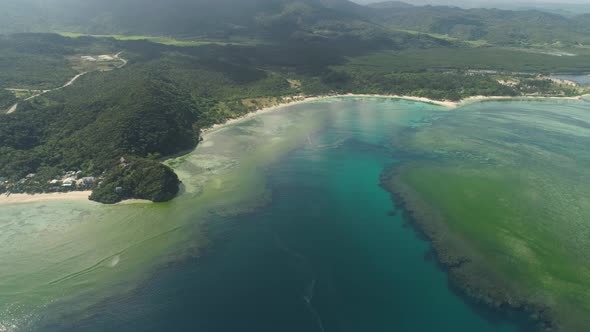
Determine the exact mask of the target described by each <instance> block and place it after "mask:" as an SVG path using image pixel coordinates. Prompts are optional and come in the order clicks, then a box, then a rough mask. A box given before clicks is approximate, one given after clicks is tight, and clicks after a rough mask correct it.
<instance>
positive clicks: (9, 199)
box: [0, 190, 152, 206]
mask: <svg viewBox="0 0 590 332" xmlns="http://www.w3.org/2000/svg"><path fill="white" fill-rule="evenodd" d="M90 194H92V191H90V190H87V191H70V192H67V193H43V194H10V195H6V194H0V206H2V205H3V204H24V203H38V202H49V201H88V202H92V203H93V204H101V203H98V202H94V201H91V200H89V199H88V197H89V196H90ZM147 203H152V202H151V201H148V200H145V199H127V200H124V201H121V202H119V203H116V204H114V205H128V204H147Z"/></svg>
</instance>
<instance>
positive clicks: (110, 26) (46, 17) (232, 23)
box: [0, 0, 590, 46]
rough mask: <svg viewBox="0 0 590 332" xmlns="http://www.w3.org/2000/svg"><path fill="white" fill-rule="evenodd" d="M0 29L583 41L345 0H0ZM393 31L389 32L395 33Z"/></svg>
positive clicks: (556, 30)
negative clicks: (403, 34) (417, 35)
mask: <svg viewBox="0 0 590 332" xmlns="http://www.w3.org/2000/svg"><path fill="white" fill-rule="evenodd" d="M2 11H3V17H4V19H3V20H1V21H0V34H2V33H4V34H5V33H19V32H76V33H85V34H122V35H149V36H174V37H183V38H201V39H203V38H207V39H215V40H224V39H232V38H233V39H241V40H244V39H248V40H252V39H257V40H260V39H269V38H270V39H273V40H285V39H286V40H290V39H292V38H295V39H297V38H299V39H301V38H327V37H332V35H337V36H338V35H343V34H346V35H354V36H356V37H358V38H364V39H373V40H382V39H384V36H387V35H391V34H396V33H398V34H399V32H400V31H399V30H411V31H414V32H424V33H436V34H442V35H448V36H450V37H454V38H458V39H461V40H470V41H474V40H485V41H487V42H489V43H492V44H503V45H531V44H537V45H539V44H542V45H553V44H557V45H561V46H564V45H566V46H567V45H577V44H589V43H590V25H589V24H588V21H589V20H588V17H587V16H584V15H579V16H573V17H566V16H561V15H558V14H551V13H547V12H543V11H537V10H523V11H509V10H498V9H462V8H458V7H448V6H412V5H409V4H407V3H404V2H399V1H386V2H382V3H376V4H373V5H370V6H361V5H358V4H355V3H353V2H351V1H348V0H167V1H153V0H152V1H146V0H124V1H121V0H87V1H78V0H4V1H3V3H2ZM396 31H397V32H396Z"/></svg>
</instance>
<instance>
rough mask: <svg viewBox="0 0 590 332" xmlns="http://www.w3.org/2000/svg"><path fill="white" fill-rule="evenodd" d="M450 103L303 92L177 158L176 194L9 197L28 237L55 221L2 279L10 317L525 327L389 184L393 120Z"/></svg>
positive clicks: (3, 303)
mask: <svg viewBox="0 0 590 332" xmlns="http://www.w3.org/2000/svg"><path fill="white" fill-rule="evenodd" d="M446 112H448V110H446V109H445V108H443V107H439V106H434V105H428V104H423V103H414V102H408V101H399V100H391V99H378V98H373V99H355V98H343V99H329V100H324V101H320V102H314V103H308V104H301V105H297V106H291V107H287V108H284V109H282V110H279V111H275V112H272V113H268V114H262V115H259V116H257V117H254V118H252V119H251V120H247V121H243V122H241V123H239V124H237V125H234V126H231V127H228V128H226V129H223V130H220V131H217V132H214V133H211V134H209V135H207V136H206V139H205V141H204V143H203V145H202V146H201V147H199V148H198V149H197V150H196V151H195V152H193V153H192V154H191V155H189V156H186V157H182V158H179V159H178V160H174V161H171V162H170V164H171V165H172V166H173V167H174V168H175V169H176V170H177V171H178V173H179V175H180V176H181V178H182V180H183V182H184V183H185V186H186V187H185V192H184V193H183V195H182V196H181V197H179V198H178V199H176V200H175V201H173V202H171V203H166V204H162V205H149V204H148V205H143V204H134V205H123V206H116V207H104V206H98V205H94V204H89V203H82V202H72V203H68V204H66V203H60V204H56V203H51V202H47V203H45V204H42V203H36V204H33V205H19V206H0V211H4V212H5V213H4V214H3V216H4V217H0V227H5V228H4V229H6V230H10V231H13V232H14V234H15V235H14V236H16V237H17V238H16V239H18V236H19V235H18V234H19V233H18V232H17V230H18V227H22V229H23V230H24V232H25V233H29V234H33V236H37V237H38V239H39V241H42V242H44V243H45V242H46V241H49V240H45V239H44V236H53V238H51V241H49V242H48V243H49V244H45V245H43V246H42V248H44V250H45V252H44V255H46V259H42V258H40V257H37V258H35V259H31V260H29V262H30V263H31V264H33V263H34V264H39V265H41V266H40V267H39V268H24V267H19V266H15V270H14V273H8V272H4V273H3V272H0V277H1V276H6V277H9V276H12V279H10V280H13V279H14V280H13V281H11V282H12V284H11V286H10V289H8V287H9V286H6V287H4V288H2V287H0V312H1V313H0V331H12V330H14V331H19V330H24V331H29V330H30V331H110V332H117V331H202V332H239V331H243V332H250V331H252V332H267V331H268V332H271V331H272V332H279V331H280V332H290V331H293V332H296V331H297V332H303V331H312V332H315V331H317V332H323V331H327V332H331V331H334V332H353V331H354V332H361V331H362V332H365V331H366V332H386V331H387V332H391V331H402V332H406V331H408V332H431V331H453V332H461V331H469V332H472V331H477V332H491V331H494V332H509V331H522V330H523V329H524V328H523V327H522V326H521V325H522V324H518V323H517V322H518V321H520V319H518V317H512V318H509V317H506V316H505V315H501V314H498V313H495V312H491V311H489V310H487V309H486V308H484V307H480V306H475V305H471V304H469V303H467V302H466V301H465V299H463V298H462V297H461V296H460V295H457V294H456V293H455V292H453V291H452V290H451V288H450V287H449V284H448V279H447V275H446V273H445V272H444V271H442V270H441V269H440V268H439V267H437V265H436V262H435V261H433V259H432V255H431V248H430V245H429V244H428V242H426V241H425V240H423V239H421V238H420V237H419V236H418V235H417V234H416V232H415V231H414V230H413V229H412V227H409V226H408V224H407V220H405V218H404V216H403V211H399V210H396V209H395V208H394V204H393V203H392V200H391V196H390V195H389V193H387V192H386V191H385V190H383V189H382V188H381V187H380V185H379V177H380V174H381V173H382V172H383V171H384V170H386V169H387V168H388V167H389V166H390V165H392V164H393V163H395V161H396V152H395V151H393V150H391V148H389V146H390V140H391V138H392V137H393V135H394V134H395V133H396V132H397V131H400V130H407V129H408V128H411V127H412V126H420V125H427V124H428V122H429V121H430V120H432V119H433V118H436V117H440V116H444V115H445V114H446ZM68 209H74V212H73V213H75V214H76V216H75V218H74V217H68V216H64V214H65V213H59V211H67V210H68ZM23 210H27V211H38V213H42V214H44V215H45V216H47V218H53V219H52V220H47V218H42V217H39V216H29V215H28V214H34V213H35V212H26V213H25V212H22V211H23ZM19 211H21V212H19ZM27 213H28V214H27ZM9 216H10V217H9ZM23 216H27V218H28V219H27V220H29V221H30V222H26V221H23V222H20V223H19V222H18V221H17V220H18V218H20V217H23ZM29 217H30V218H29ZM79 218H82V219H83V221H78V219H79ZM62 221H63V222H64V225H61V226H48V223H55V225H60V222H62ZM35 223H38V225H41V226H35ZM100 225H106V226H108V228H102V227H101V226H100ZM35 227H37V228H39V229H49V230H50V231H49V233H51V232H52V231H53V230H52V228H53V227H56V228H60V227H61V229H60V230H55V232H58V231H59V232H65V233H64V234H65V235H64V236H63V237H61V236H58V235H55V234H52V233H51V234H49V235H44V234H43V232H41V231H39V230H38V229H37V228H35ZM128 228H131V229H132V230H130V231H126V229H128ZM86 229H88V230H86ZM56 234H57V233H56ZM91 234H93V235H91ZM20 236H22V235H20ZM60 239H63V241H68V243H66V244H64V243H63V242H60V241H62V240H60ZM91 239H92V240H91ZM89 241H94V242H93V243H87V242H89ZM13 242H14V243H12V244H10V245H8V244H0V251H1V252H0V254H1V253H4V252H8V251H9V250H11V248H12V249H15V248H16V249H19V250H21V251H22V253H20V254H19V253H13V254H12V256H10V259H11V260H12V261H11V264H17V263H16V262H17V261H18V262H20V263H19V264H25V265H26V264H27V258H26V257H28V256H27V255H34V253H32V252H27V250H28V249H26V248H24V247H25V244H23V243H22V242H21V243H20V244H19V243H17V242H18V241H17V240H13ZM69 245H71V247H68V246H69ZM60 246H61V249H60ZM95 246H100V247H101V248H103V246H105V247H106V246H112V247H113V248H114V249H113V250H111V251H109V250H105V249H104V248H103V249H100V250H103V251H104V253H101V254H96V255H94V254H91V251H93V249H92V248H94V247H95ZM40 248H41V247H40ZM64 248H66V249H67V251H68V252H67V253H65V252H64V250H65V249H64ZM76 248H78V249H76ZM72 250H80V251H81V252H79V253H72V252H70V251H72ZM100 250H99V251H100ZM19 255H20V256H19ZM94 256H96V257H94ZM80 260H84V262H83V263H79V264H78V263H76V262H79V261H80ZM43 264H47V267H46V268H44V267H43V266H42V265H43ZM49 264H52V265H51V266H50V265H49ZM53 264H58V265H60V264H61V267H52V266H54V265H53ZM0 266H1V268H0V269H5V268H6V266H7V265H5V264H1V265H0ZM44 270H45V271H46V273H49V274H51V277H45V276H44V272H43V271H44ZM19 273H20V276H21V277H20V278H18V276H19ZM16 279H19V281H17V280H16ZM1 282H2V281H0V283H1ZM1 295H5V297H2V296H1ZM4 299H9V300H4ZM7 301H10V302H11V303H7ZM15 302H16V304H14V303H15ZM2 319H3V321H2Z"/></svg>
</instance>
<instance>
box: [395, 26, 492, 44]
mask: <svg viewBox="0 0 590 332" xmlns="http://www.w3.org/2000/svg"><path fill="white" fill-rule="evenodd" d="M395 31H400V32H406V33H409V34H412V35H425V36H430V37H432V38H436V39H442V40H447V41H453V42H462V43H465V44H467V45H471V46H474V47H480V46H488V45H490V44H489V43H488V41H487V40H463V39H459V38H456V37H453V36H449V35H443V34H440V33H433V32H422V31H416V30H405V29H395Z"/></svg>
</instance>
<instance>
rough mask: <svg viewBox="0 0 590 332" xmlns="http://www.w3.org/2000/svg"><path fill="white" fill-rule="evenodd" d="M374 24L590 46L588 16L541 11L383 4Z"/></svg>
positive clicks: (507, 41)
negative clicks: (568, 15)
mask: <svg viewBox="0 0 590 332" xmlns="http://www.w3.org/2000/svg"><path fill="white" fill-rule="evenodd" d="M371 7H372V8H374V9H375V10H374V11H373V12H372V14H371V16H370V17H371V20H372V21H374V22H377V23H379V24H383V25H385V26H388V27H391V28H395V29H404V30H413V31H420V32H427V33H436V34H442V35H448V36H451V37H455V38H459V39H462V40H485V41H487V42H488V43H492V44H502V45H532V44H537V45H543V44H545V45H553V46H567V45H578V44H584V45H586V44H590V25H588V21H589V20H588V15H579V16H574V17H566V16H562V15H558V14H551V13H547V12H543V11H539V10H520V11H511V10H500V9H482V8H474V9H462V8H458V7H448V6H411V5H408V4H405V3H400V2H383V3H377V4H374V5H372V6H371Z"/></svg>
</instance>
